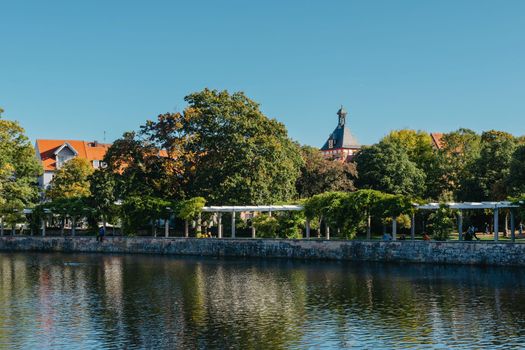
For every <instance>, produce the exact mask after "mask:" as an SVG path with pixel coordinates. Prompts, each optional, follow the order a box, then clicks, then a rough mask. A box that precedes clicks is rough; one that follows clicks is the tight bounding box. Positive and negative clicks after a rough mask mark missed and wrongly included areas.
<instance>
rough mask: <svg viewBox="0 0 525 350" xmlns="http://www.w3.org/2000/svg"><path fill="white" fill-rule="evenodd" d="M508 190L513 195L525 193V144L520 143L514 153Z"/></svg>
mask: <svg viewBox="0 0 525 350" xmlns="http://www.w3.org/2000/svg"><path fill="white" fill-rule="evenodd" d="M507 192H508V193H509V194H510V195H512V196H518V195H520V194H525V145H520V146H518V148H517V149H516V151H515V152H514V154H513V155H512V158H511V161H510V165H509V175H508V177H507Z"/></svg>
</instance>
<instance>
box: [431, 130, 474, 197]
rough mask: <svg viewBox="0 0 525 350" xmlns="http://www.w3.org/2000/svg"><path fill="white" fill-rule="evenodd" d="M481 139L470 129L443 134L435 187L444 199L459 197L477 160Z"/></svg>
mask: <svg viewBox="0 0 525 350" xmlns="http://www.w3.org/2000/svg"><path fill="white" fill-rule="evenodd" d="M480 149H481V137H480V136H479V135H478V134H476V133H475V132H474V131H472V130H470V129H458V130H456V131H453V132H450V133H447V134H444V135H443V137H442V138H441V148H440V150H439V153H438V155H439V161H438V164H439V175H438V177H439V179H440V181H438V183H437V184H436V187H438V188H439V191H440V192H441V193H442V195H443V196H445V197H454V198H456V199H457V198H458V197H461V193H464V192H466V191H465V189H464V188H463V187H462V186H464V185H465V182H464V180H465V179H467V178H468V177H470V176H471V175H472V174H470V171H471V169H472V166H473V164H474V163H475V162H476V160H477V159H478V158H479V155H480Z"/></svg>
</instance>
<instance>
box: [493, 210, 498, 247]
mask: <svg viewBox="0 0 525 350" xmlns="http://www.w3.org/2000/svg"><path fill="white" fill-rule="evenodd" d="M498 236H499V208H498V207H495V208H494V242H497V241H498V239H499V237H498Z"/></svg>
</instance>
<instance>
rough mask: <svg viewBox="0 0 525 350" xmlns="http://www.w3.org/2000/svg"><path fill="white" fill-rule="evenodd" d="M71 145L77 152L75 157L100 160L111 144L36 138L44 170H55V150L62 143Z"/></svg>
mask: <svg viewBox="0 0 525 350" xmlns="http://www.w3.org/2000/svg"><path fill="white" fill-rule="evenodd" d="M66 143H67V144H68V145H69V146H71V147H72V148H73V149H74V150H75V151H76V152H77V153H78V154H77V157H79V158H84V159H87V160H89V161H93V160H102V159H103V158H104V155H105V154H106V151H107V150H108V148H109V147H110V146H111V144H107V143H97V142H86V141H79V140H40V139H39V140H36V150H37V152H39V153H40V159H41V160H42V166H43V168H44V170H47V171H54V170H56V156H55V152H56V151H57V150H58V149H59V148H60V147H62V146H63V145H64V144H66Z"/></svg>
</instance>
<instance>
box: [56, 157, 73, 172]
mask: <svg viewBox="0 0 525 350" xmlns="http://www.w3.org/2000/svg"><path fill="white" fill-rule="evenodd" d="M71 159H73V156H70V155H57V169H60V168H61V167H62V166H63V165H64V164H65V163H66V162H67V161H68V160H71Z"/></svg>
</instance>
